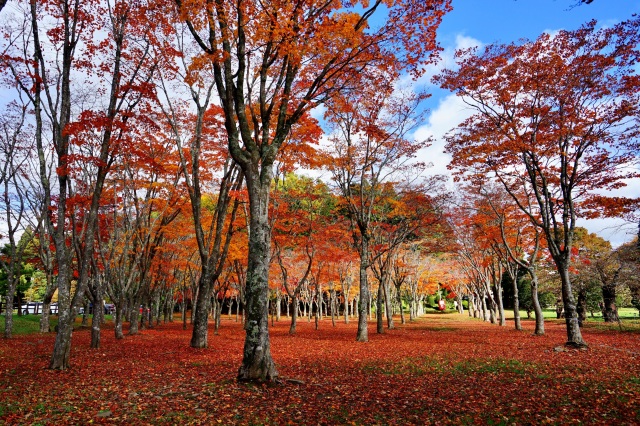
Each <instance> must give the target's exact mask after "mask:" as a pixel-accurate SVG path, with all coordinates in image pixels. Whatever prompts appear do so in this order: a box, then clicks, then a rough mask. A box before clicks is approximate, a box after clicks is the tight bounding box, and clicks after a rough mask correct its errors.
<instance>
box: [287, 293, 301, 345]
mask: <svg viewBox="0 0 640 426" xmlns="http://www.w3.org/2000/svg"><path fill="white" fill-rule="evenodd" d="M292 304H293V306H292V314H291V326H290V327H289V334H290V335H292V336H295V334H296V326H297V325H298V308H299V307H298V304H299V302H298V296H297V295H294V296H293V298H292Z"/></svg>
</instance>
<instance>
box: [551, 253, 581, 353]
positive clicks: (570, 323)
mask: <svg viewBox="0 0 640 426" xmlns="http://www.w3.org/2000/svg"><path fill="white" fill-rule="evenodd" d="M557 265H558V271H559V272H560V280H561V281H562V301H563V304H564V318H565V323H566V325H567V343H566V344H567V345H568V346H573V347H579V348H582V347H586V346H587V344H586V342H585V341H584V340H583V339H582V332H581V331H580V324H579V322H578V312H577V309H576V302H575V300H574V298H573V292H572V290H571V279H570V278H569V265H568V264H567V262H557Z"/></svg>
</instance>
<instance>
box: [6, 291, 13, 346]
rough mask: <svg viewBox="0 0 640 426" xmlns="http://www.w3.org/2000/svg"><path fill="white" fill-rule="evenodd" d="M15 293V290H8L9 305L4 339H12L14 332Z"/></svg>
mask: <svg viewBox="0 0 640 426" xmlns="http://www.w3.org/2000/svg"><path fill="white" fill-rule="evenodd" d="M14 293H15V289H14V290H11V289H7V296H6V297H5V300H6V301H7V305H6V306H5V310H4V338H5V339H11V334H12V332H13V294H14Z"/></svg>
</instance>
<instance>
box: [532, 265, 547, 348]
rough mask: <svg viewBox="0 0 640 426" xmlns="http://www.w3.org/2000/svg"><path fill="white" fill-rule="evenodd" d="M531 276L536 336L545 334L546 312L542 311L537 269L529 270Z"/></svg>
mask: <svg viewBox="0 0 640 426" xmlns="http://www.w3.org/2000/svg"><path fill="white" fill-rule="evenodd" d="M529 276H531V300H532V302H533V312H534V314H535V317H536V329H535V330H534V332H533V334H535V335H536V336H542V335H544V314H543V313H542V306H540V299H539V298H538V274H536V273H535V271H531V270H530V271H529Z"/></svg>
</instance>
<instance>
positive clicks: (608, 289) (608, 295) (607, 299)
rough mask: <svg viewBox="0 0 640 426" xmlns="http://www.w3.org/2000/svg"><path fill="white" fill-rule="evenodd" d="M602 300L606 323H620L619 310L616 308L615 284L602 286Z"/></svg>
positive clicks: (603, 315)
mask: <svg viewBox="0 0 640 426" xmlns="http://www.w3.org/2000/svg"><path fill="white" fill-rule="evenodd" d="M602 299H603V302H604V309H603V310H602V317H603V318H604V322H618V320H619V318H618V308H617V307H616V286H615V284H613V285H612V284H607V285H603V286H602Z"/></svg>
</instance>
